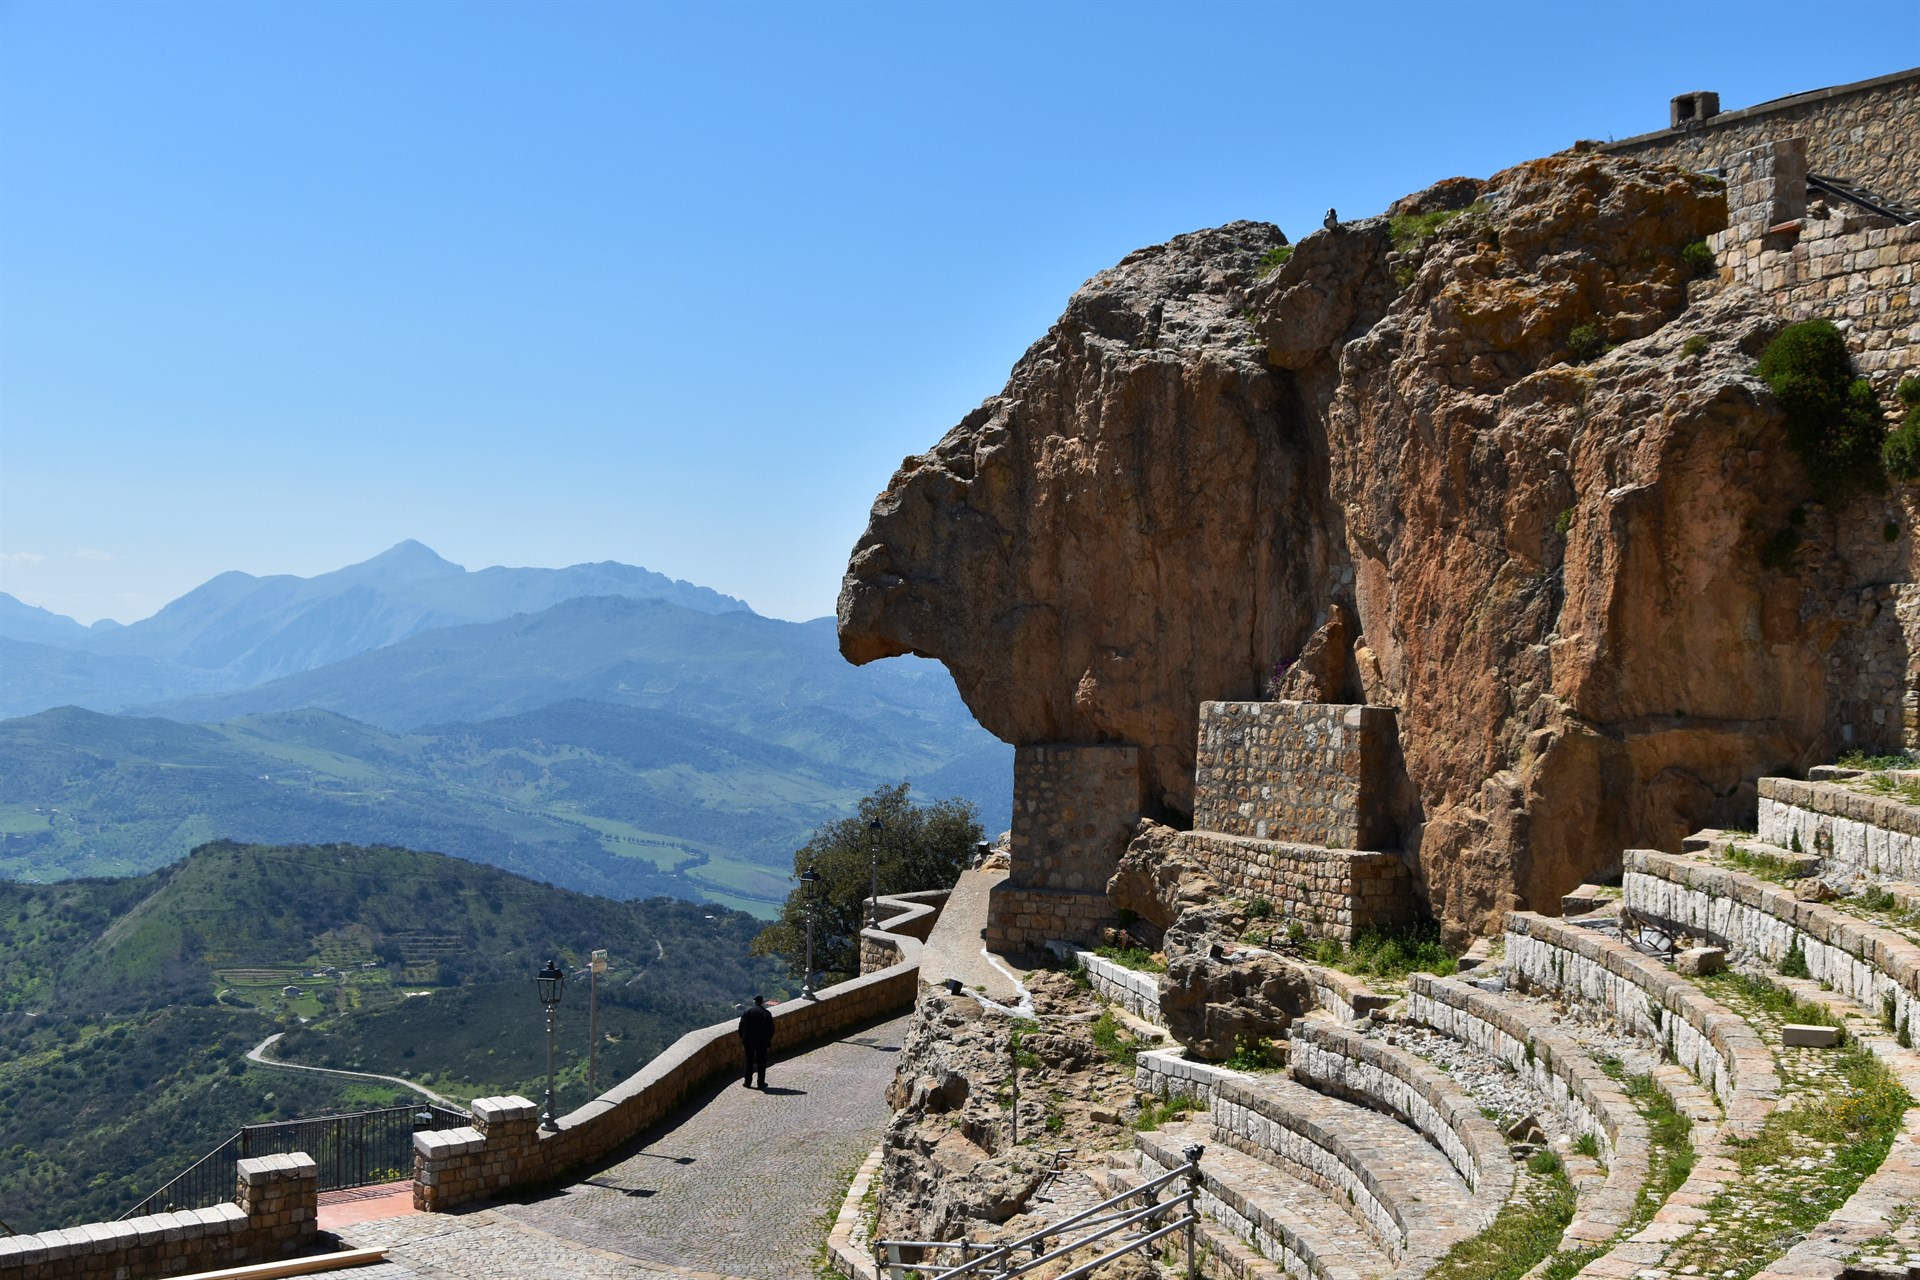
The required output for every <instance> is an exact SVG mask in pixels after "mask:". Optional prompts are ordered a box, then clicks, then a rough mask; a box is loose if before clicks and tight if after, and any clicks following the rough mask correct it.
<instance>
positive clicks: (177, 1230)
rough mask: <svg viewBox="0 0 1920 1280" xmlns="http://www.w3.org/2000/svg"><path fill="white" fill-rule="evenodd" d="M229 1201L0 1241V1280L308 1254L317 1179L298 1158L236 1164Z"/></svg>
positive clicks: (109, 1278)
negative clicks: (205, 1206)
mask: <svg viewBox="0 0 1920 1280" xmlns="http://www.w3.org/2000/svg"><path fill="white" fill-rule="evenodd" d="M234 1171H235V1175H236V1178H235V1181H236V1184H237V1185H236V1189H235V1192H234V1198H233V1203H231V1204H223V1205H216V1206H215V1207H213V1208H211V1209H183V1210H180V1211H178V1212H176V1213H156V1214H153V1215H151V1216H149V1217H143V1218H127V1219H124V1220H122V1221H120V1222H94V1223H88V1224H87V1225H86V1226H81V1227H63V1228H61V1229H59V1230H55V1231H42V1232H40V1233H38V1234H36V1235H23V1236H5V1237H0V1280H144V1277H147V1276H178V1275H186V1274H188V1273H191V1272H197V1271H212V1270H217V1269H220V1268H225V1267H242V1266H249V1265H252V1264H255V1263H262V1262H275V1261H278V1260H279V1259H281V1258H286V1257H291V1256H292V1255H294V1254H297V1253H303V1252H307V1251H310V1250H311V1249H313V1247H314V1244H315V1240H316V1237H317V1235H318V1232H319V1216H318V1215H319V1202H320V1175H319V1169H318V1167H317V1166H316V1165H315V1164H314V1162H313V1158H312V1157H311V1156H308V1155H305V1154H294V1155H284V1156H255V1157H253V1158H252V1159H248V1160H240V1161H236V1162H235V1165H234Z"/></svg>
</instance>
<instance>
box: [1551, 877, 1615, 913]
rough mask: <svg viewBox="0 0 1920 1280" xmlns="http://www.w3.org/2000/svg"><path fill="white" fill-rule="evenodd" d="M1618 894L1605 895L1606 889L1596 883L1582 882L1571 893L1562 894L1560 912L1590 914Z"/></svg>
mask: <svg viewBox="0 0 1920 1280" xmlns="http://www.w3.org/2000/svg"><path fill="white" fill-rule="evenodd" d="M1618 896H1619V895H1618V894H1615V895H1613V897H1609V896H1607V893H1606V891H1605V890H1604V889H1603V888H1602V887H1601V886H1600V885H1597V884H1583V885H1581V886H1580V887H1579V888H1577V889H1575V890H1574V891H1573V892H1572V893H1568V894H1562V895H1561V898H1560V912H1561V914H1562V915H1568V916H1584V915H1591V914H1592V913H1593V912H1595V911H1598V910H1600V908H1601V907H1603V906H1605V905H1606V904H1607V903H1609V902H1612V901H1614V899H1615V898H1617V897H1618Z"/></svg>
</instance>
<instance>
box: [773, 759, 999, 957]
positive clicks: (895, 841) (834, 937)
mask: <svg viewBox="0 0 1920 1280" xmlns="http://www.w3.org/2000/svg"><path fill="white" fill-rule="evenodd" d="M908 789H909V788H908V784H907V783H904V782H903V783H901V784H900V785H899V786H896V787H885V786H883V787H881V788H879V789H878V790H876V791H875V792H874V793H873V794H872V795H870V796H868V797H866V798H865V799H863V800H862V801H861V802H860V809H859V812H858V813H856V814H855V815H854V816H852V817H848V818H841V819H839V820H838V821H835V822H829V823H828V824H827V825H825V826H823V827H821V828H820V829H819V830H818V831H815V832H814V833H813V837H812V839H810V840H808V841H807V843H806V844H804V845H802V846H801V847H800V848H799V849H798V850H797V851H795V853H794V855H793V874H794V877H795V879H796V881H797V880H798V878H799V876H800V873H801V872H803V871H805V870H806V869H807V868H808V867H812V868H813V869H814V870H815V871H816V872H817V873H819V875H820V876H821V880H822V882H821V883H820V884H819V885H818V886H817V887H816V888H815V890H814V893H815V898H814V913H813V965H814V968H815V970H817V971H818V972H819V974H820V983H821V985H826V984H828V983H833V982H838V981H840V980H842V979H844V978H850V977H852V976H854V975H855V974H857V973H858V972H859V971H860V930H861V929H862V928H864V927H865V926H866V923H867V908H866V902H867V892H868V885H869V880H870V878H871V867H872V863H871V858H872V848H873V841H874V833H873V828H872V826H871V824H872V822H873V820H874V819H875V818H878V819H880V832H879V846H880V892H881V893H882V894H889V893H912V892H914V891H915V890H919V889H948V888H951V887H952V886H953V883H954V881H955V880H957V879H958V878H959V876H960V872H961V871H962V870H964V869H965V867H966V865H967V863H968V862H969V861H970V860H971V859H972V857H973V849H974V846H975V845H976V844H978V843H979V842H980V840H981V838H982V836H981V831H980V815H979V811H978V810H976V809H975V808H974V806H973V804H972V803H971V802H970V801H966V800H937V801H935V802H934V803H932V804H928V805H919V804H914V803H913V802H912V801H911V800H910V799H908V796H907V792H908ZM805 890H806V887H805V886H804V885H802V884H799V883H796V884H795V885H794V888H793V891H792V892H790V893H789V894H788V895H787V900H786V903H785V904H784V905H783V906H782V907H781V909H780V918H779V919H778V920H776V921H774V922H773V923H772V924H770V925H768V926H767V927H766V928H765V929H762V930H761V931H760V934H759V936H758V937H756V938H755V939H754V940H753V954H754V955H757V956H764V955H777V956H780V957H781V958H783V959H784V960H786V962H787V972H788V973H789V974H790V975H792V976H793V977H801V976H803V975H802V972H801V971H802V970H803V969H804V968H805V967H806V954H807V915H806V900H805V897H804V894H805Z"/></svg>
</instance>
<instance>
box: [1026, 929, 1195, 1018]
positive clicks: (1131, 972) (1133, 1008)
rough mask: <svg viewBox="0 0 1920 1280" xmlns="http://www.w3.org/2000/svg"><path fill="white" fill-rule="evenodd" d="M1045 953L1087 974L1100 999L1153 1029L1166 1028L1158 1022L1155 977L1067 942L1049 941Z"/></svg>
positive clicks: (1157, 998) (1157, 995) (1158, 1009)
mask: <svg viewBox="0 0 1920 1280" xmlns="http://www.w3.org/2000/svg"><path fill="white" fill-rule="evenodd" d="M1047 950H1049V951H1051V952H1053V953H1054V954H1055V955H1056V956H1059V957H1060V958H1061V959H1062V960H1064V961H1066V962H1067V963H1069V964H1077V965H1079V966H1080V969H1081V971H1082V972H1084V973H1085V974H1086V975H1087V982H1088V984H1089V985H1090V986H1091V987H1092V988H1093V993H1094V994H1095V995H1097V996H1099V997H1100V998H1101V999H1103V1000H1107V1001H1111V1002H1112V1003H1114V1004H1117V1005H1119V1006H1120V1007H1121V1008H1122V1009H1125V1010H1126V1011H1127V1012H1128V1013H1130V1014H1132V1015H1133V1016H1134V1017H1136V1018H1143V1019H1145V1020H1146V1021H1148V1022H1151V1023H1153V1024H1154V1025H1155V1026H1164V1025H1166V1024H1165V1023H1163V1022H1161V1020H1160V977H1159V975H1158V974H1153V973H1144V972H1142V971H1141V970H1139V969H1129V968H1127V966H1125V965H1123V964H1121V963H1119V962H1118V961H1116V960H1109V959H1107V958H1106V957H1105V956H1102V955H1095V954H1094V953H1093V952H1091V951H1086V950H1083V949H1081V948H1079V947H1075V946H1072V945H1071V944H1067V943H1058V942H1050V943H1049V945H1048V947H1047Z"/></svg>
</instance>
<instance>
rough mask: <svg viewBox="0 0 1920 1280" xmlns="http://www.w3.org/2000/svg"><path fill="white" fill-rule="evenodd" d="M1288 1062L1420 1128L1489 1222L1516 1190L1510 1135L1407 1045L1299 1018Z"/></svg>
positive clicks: (1327, 1089)
mask: <svg viewBox="0 0 1920 1280" xmlns="http://www.w3.org/2000/svg"><path fill="white" fill-rule="evenodd" d="M1289 1041H1290V1044H1291V1048H1290V1050H1289V1051H1288V1057H1287V1070H1288V1072H1289V1074H1291V1075H1292V1076H1293V1078H1294V1079H1295V1080H1297V1081H1299V1082H1300V1083H1301V1084H1304V1085H1307V1086H1308V1087H1309V1088H1313V1089H1318V1090H1319V1091H1320V1092H1322V1093H1330V1094H1332V1095H1333V1096H1335V1097H1337V1098H1347V1099H1350V1100H1351V1101H1354V1102H1358V1103H1360V1104H1361V1105H1363V1106H1367V1107H1371V1108H1372V1109H1374V1110H1375V1111H1384V1112H1386V1113H1387V1114H1388V1115H1390V1116H1393V1117H1394V1118H1395V1119H1397V1120H1399V1121H1401V1122H1402V1123H1404V1124H1407V1125H1410V1126H1411V1127H1412V1128H1414V1129H1416V1130H1418V1131H1419V1133H1420V1135H1421V1136H1422V1137H1424V1138H1426V1140H1427V1141H1428V1142H1429V1143H1431V1144H1432V1145H1433V1146H1434V1147H1436V1148H1438V1149H1439V1151H1440V1154H1441V1155H1444V1156H1445V1157H1446V1158H1447V1163H1449V1164H1451V1165H1452V1166H1453V1167H1454V1169H1455V1170H1456V1171H1458V1173H1459V1174H1460V1177H1461V1179H1462V1180H1463V1181H1464V1182H1465V1183H1466V1184H1467V1186H1468V1187H1470V1188H1472V1190H1473V1193H1474V1194H1473V1198H1474V1203H1475V1207H1476V1208H1477V1209H1479V1210H1480V1211H1481V1212H1482V1214H1483V1215H1484V1217H1485V1220H1486V1221H1487V1222H1492V1221H1493V1215H1494V1214H1496V1213H1498V1212H1500V1206H1501V1205H1502V1204H1505V1203H1506V1200H1507V1197H1508V1196H1510V1195H1512V1194H1513V1180H1514V1170H1513V1155H1512V1153H1511V1152H1509V1151H1508V1149H1507V1140H1506V1138H1505V1137H1503V1136H1502V1135H1501V1133H1500V1131H1499V1130H1498V1129H1496V1128H1494V1127H1493V1123H1492V1121H1490V1120H1488V1119H1487V1118H1486V1117H1485V1116H1483V1115H1481V1114H1480V1107H1479V1104H1477V1103H1475V1102H1474V1100H1473V1099H1472V1097H1470V1096H1469V1095H1468V1094H1467V1091H1466V1090H1464V1089H1462V1088H1461V1087H1460V1086H1459V1085H1457V1084H1455V1083H1454V1082H1453V1079H1452V1078H1451V1077H1450V1076H1448V1075H1447V1074H1446V1072H1444V1071H1442V1070H1440V1069H1439V1068H1438V1067H1435V1066H1433V1065H1431V1064H1429V1063H1427V1062H1424V1061H1422V1060H1421V1059H1419V1058H1417V1057H1415V1056H1414V1055H1412V1054H1410V1053H1403V1052H1401V1051H1400V1050H1398V1049H1395V1048H1394V1047H1393V1046H1391V1045H1387V1044H1382V1043H1381V1042H1380V1041H1378V1040H1369V1039H1367V1038H1365V1037H1363V1036H1359V1035H1355V1034H1354V1033H1353V1032H1351V1031H1348V1030H1347V1029H1346V1028H1345V1027H1336V1026H1332V1025H1329V1024H1327V1023H1324V1022H1296V1023H1294V1024H1293V1032H1292V1035H1291V1036H1290V1037H1289Z"/></svg>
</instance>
